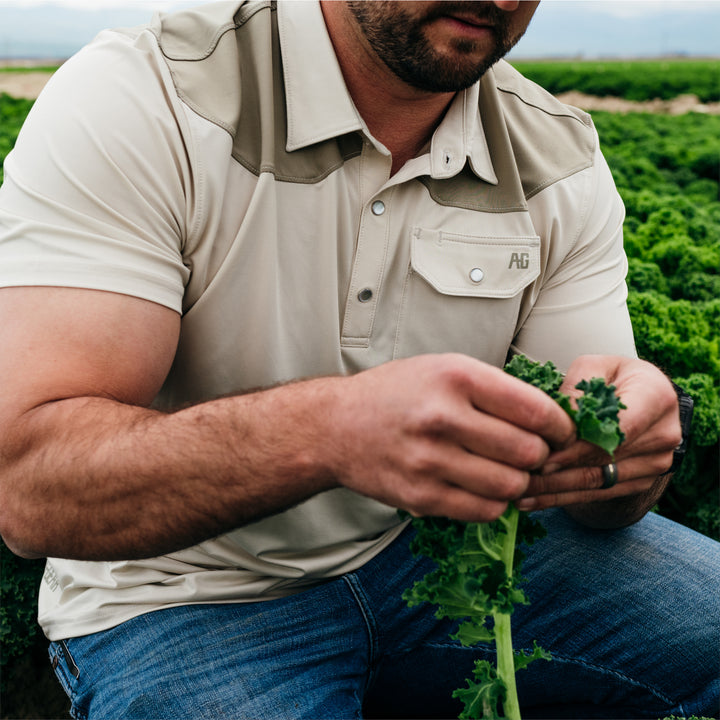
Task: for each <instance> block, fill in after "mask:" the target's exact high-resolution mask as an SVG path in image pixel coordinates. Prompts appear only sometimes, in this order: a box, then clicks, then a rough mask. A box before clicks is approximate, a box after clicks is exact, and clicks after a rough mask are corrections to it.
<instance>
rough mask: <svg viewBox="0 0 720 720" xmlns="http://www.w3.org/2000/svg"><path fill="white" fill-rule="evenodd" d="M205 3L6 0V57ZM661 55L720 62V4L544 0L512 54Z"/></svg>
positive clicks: (69, 48)
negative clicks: (700, 58) (697, 57)
mask: <svg viewBox="0 0 720 720" xmlns="http://www.w3.org/2000/svg"><path fill="white" fill-rule="evenodd" d="M204 1H205V2H207V1H208V0H204ZM289 1H291V2H301V1H302V0H289ZM202 2H203V0H0V58H4V57H15V58H17V57H33V58H42V57H45V58H57V59H61V58H65V57H68V56H69V55H71V54H73V53H74V52H76V51H77V50H79V49H80V47H82V46H83V45H84V44H86V43H87V42H89V41H90V40H91V39H92V38H93V37H94V36H95V34H96V33H97V32H99V31H100V30H102V29H103V28H105V27H113V26H128V25H137V24H140V23H143V22H147V21H148V20H149V19H150V17H151V16H152V14H153V12H155V11H157V10H160V11H170V10H173V9H177V8H182V7H189V6H192V5H198V4H201V3H202ZM658 55H691V56H700V55H702V56H715V57H720V0H542V2H541V4H540V8H539V9H538V11H537V13H536V15H535V18H534V19H533V21H532V23H531V25H530V28H529V29H528V31H527V33H526V34H525V37H523V39H522V40H521V41H520V43H519V45H518V46H517V48H516V49H515V50H514V51H513V53H512V56H513V57H516V58H521V57H538V58H542V57H585V58H597V57H649V56H658Z"/></svg>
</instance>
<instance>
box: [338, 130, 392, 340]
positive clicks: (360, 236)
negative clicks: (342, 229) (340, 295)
mask: <svg viewBox="0 0 720 720" xmlns="http://www.w3.org/2000/svg"><path fill="white" fill-rule="evenodd" d="M390 162H391V161H390V158H389V157H387V156H384V155H382V154H380V153H379V152H377V150H375V149H374V148H373V147H372V145H370V144H367V145H365V147H364V148H363V157H362V167H361V178H362V179H361V199H362V210H361V213H360V222H359V226H358V233H357V243H356V247H355V255H354V259H353V267H352V273H351V276H350V287H349V289H348V296H347V301H346V305H345V315H344V319H343V327H342V339H341V342H342V345H343V346H345V347H361V348H362V347H368V346H369V344H370V336H371V334H372V329H373V323H374V320H375V315H376V313H377V306H378V302H379V300H380V295H381V291H382V281H383V276H384V274H385V266H386V263H387V258H388V251H389V243H390V216H391V212H390V210H391V203H392V196H393V194H394V192H395V187H394V184H391V183H387V177H388V173H389V168H390ZM375 188H379V189H378V190H377V191H376V192H374V191H373V190H374V189H375Z"/></svg>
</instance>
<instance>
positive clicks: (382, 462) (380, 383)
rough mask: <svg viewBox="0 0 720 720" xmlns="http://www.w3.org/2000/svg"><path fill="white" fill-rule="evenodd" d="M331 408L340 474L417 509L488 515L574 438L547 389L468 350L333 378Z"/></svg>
mask: <svg viewBox="0 0 720 720" xmlns="http://www.w3.org/2000/svg"><path fill="white" fill-rule="evenodd" d="M337 393H338V396H337V399H336V400H337V402H336V405H335V409H334V411H333V413H332V415H331V416H330V417H329V421H330V423H329V424H330V427H329V429H328V438H329V442H331V443H332V444H333V447H332V448H331V452H332V453H333V472H334V474H335V476H336V477H337V479H338V480H339V482H340V483H342V484H343V485H345V486H346V487H348V488H350V489H352V490H355V491H356V492H359V493H361V494H364V495H368V496H370V497H373V498H375V499H377V500H380V501H381V502H384V503H386V504H388V505H391V506H393V507H399V508H403V509H405V510H408V511H409V512H411V513H413V514H417V515H446V516H449V517H453V518H456V519H459V520H466V521H478V522H484V521H489V520H493V519H495V518H497V517H499V516H500V515H501V514H502V513H503V512H504V510H505V508H506V507H507V504H508V502H509V501H510V500H513V499H516V498H518V497H520V496H521V495H523V493H524V492H525V490H526V489H527V486H528V482H529V478H530V471H531V470H534V469H537V468H539V467H540V466H542V464H543V463H544V461H545V460H546V458H547V457H548V455H549V454H550V452H551V450H552V449H558V448H560V447H563V446H565V445H567V444H568V443H569V442H571V441H572V439H573V438H574V435H575V428H574V425H573V423H572V421H571V420H570V418H569V417H568V415H567V414H566V413H565V412H564V411H563V410H562V409H561V408H560V407H559V406H558V404H557V403H556V402H555V401H553V400H552V399H550V398H549V397H548V396H547V395H546V394H545V393H543V392H542V391H540V390H538V389H537V388H534V387H532V386H531V385H528V384H527V383H524V382H522V381H520V380H518V379H516V378H514V377H511V376H510V375H508V374H507V373H505V372H503V371H502V370H500V369H498V368H495V367H493V366H490V365H487V364H485V363H483V362H480V361H478V360H475V359H472V358H470V357H467V356H464V355H456V354H447V355H423V356H418V357H414V358H408V359H405V360H396V361H393V362H390V363H387V364H384V365H381V366H379V367H376V368H373V369H371V370H366V371H364V372H362V373H359V374H357V375H355V376H353V377H350V378H344V379H342V382H341V383H339V384H338V389H337Z"/></svg>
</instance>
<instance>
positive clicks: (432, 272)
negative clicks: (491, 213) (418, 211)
mask: <svg viewBox="0 0 720 720" xmlns="http://www.w3.org/2000/svg"><path fill="white" fill-rule="evenodd" d="M410 262H411V264H412V268H413V270H415V271H416V272H417V273H418V274H420V275H421V276H422V277H423V278H425V280H427V281H428V282H429V283H430V284H431V285H432V286H433V287H434V288H435V289H436V290H437V291H438V292H440V293H443V294H444V295H464V296H469V297H491V298H509V297H513V296H514V295H517V293H519V292H520V291H521V290H522V289H523V288H524V287H526V286H527V285H529V284H530V283H531V282H532V281H533V280H535V278H537V276H538V275H539V274H540V238H539V237H538V236H537V235H535V236H524V237H523V236H521V237H482V236H471V235H456V234H453V233H446V232H443V231H442V230H425V229H422V228H414V229H413V234H412V244H411V250H410Z"/></svg>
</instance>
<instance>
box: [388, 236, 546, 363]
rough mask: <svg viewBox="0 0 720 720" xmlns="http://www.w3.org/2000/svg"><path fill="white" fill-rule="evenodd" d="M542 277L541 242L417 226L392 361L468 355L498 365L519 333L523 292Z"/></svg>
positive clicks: (534, 239)
mask: <svg viewBox="0 0 720 720" xmlns="http://www.w3.org/2000/svg"><path fill="white" fill-rule="evenodd" d="M539 274H540V238H539V237H537V236H520V237H483V236H468V235H457V234H452V233H446V232H443V231H441V230H426V229H422V228H414V229H413V231H412V237H411V245H410V267H409V269H408V274H407V277H406V280H405V288H404V291H403V298H402V305H401V312H400V316H399V320H398V326H397V332H396V341H395V357H407V356H409V355H414V354H418V353H423V352H447V351H452V352H463V353H466V354H468V355H472V356H474V357H477V358H479V359H481V360H484V361H485V362H489V363H492V364H495V365H498V364H501V363H502V362H504V360H505V355H506V353H507V349H508V347H509V345H510V343H511V341H512V338H513V336H514V334H515V327H516V322H517V318H518V312H519V309H520V302H521V299H522V291H523V290H524V289H525V288H526V287H527V286H528V285H529V284H530V283H531V282H532V281H533V280H535V279H536V278H537V277H538V275H539Z"/></svg>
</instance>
